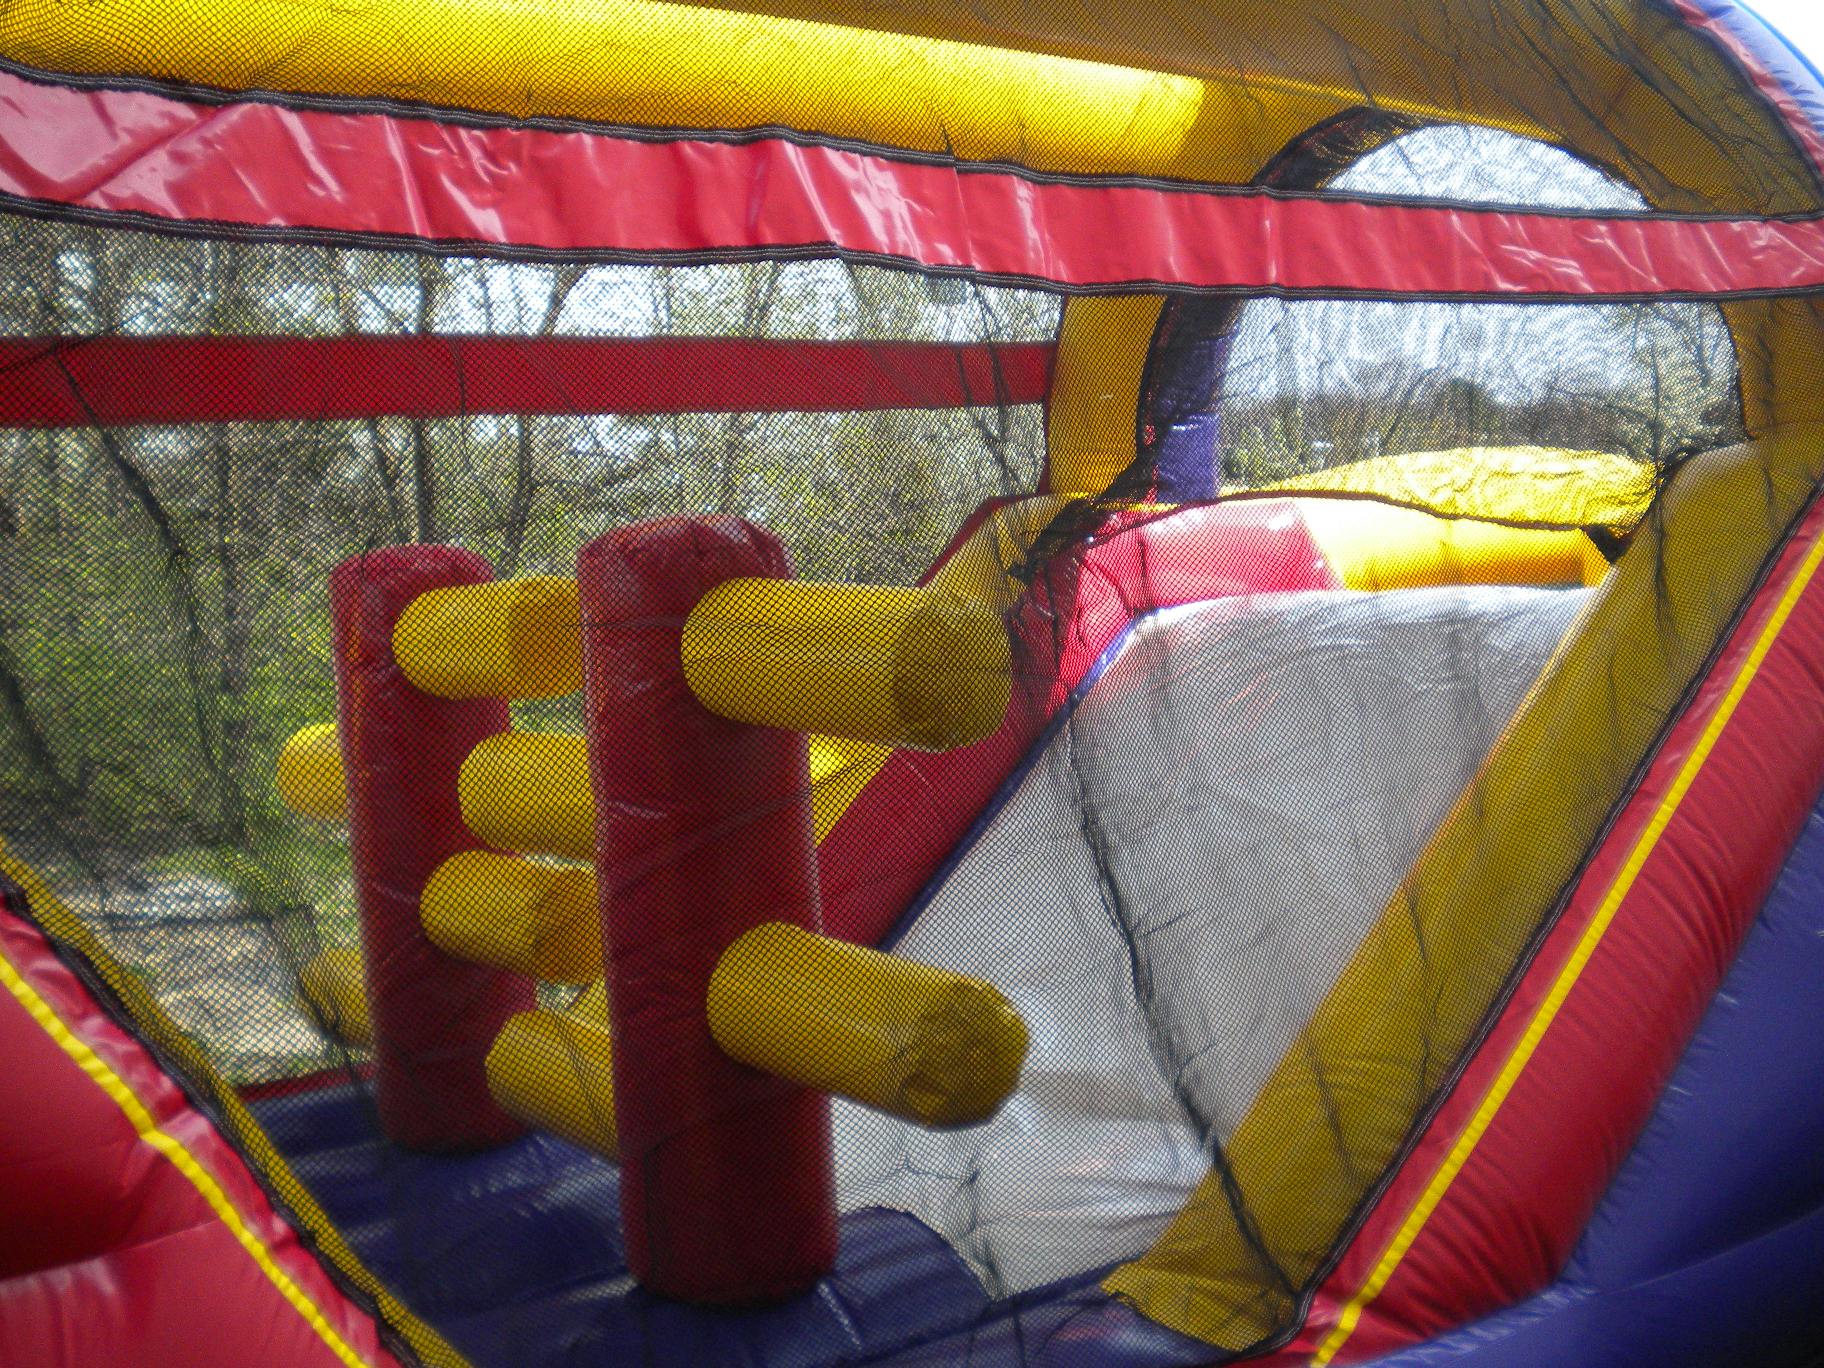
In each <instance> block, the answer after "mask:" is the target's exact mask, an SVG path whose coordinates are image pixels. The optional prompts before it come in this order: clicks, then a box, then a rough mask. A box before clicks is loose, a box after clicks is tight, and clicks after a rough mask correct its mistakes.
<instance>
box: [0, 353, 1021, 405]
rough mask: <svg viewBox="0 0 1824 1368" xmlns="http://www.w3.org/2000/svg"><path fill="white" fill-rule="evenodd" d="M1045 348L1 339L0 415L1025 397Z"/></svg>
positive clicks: (960, 401) (1011, 400) (944, 401)
mask: <svg viewBox="0 0 1824 1368" xmlns="http://www.w3.org/2000/svg"><path fill="white" fill-rule="evenodd" d="M1052 352H1053V346H1052V344H1051V343H1050V342H1019V343H1010V344H1008V345H1005V346H984V345H980V344H969V345H954V346H952V345H949V344H946V343H938V342H797V341H777V340H772V339H765V340H759V339H743V338H721V337H681V338H602V337H467V336H450V335H442V336H435V335H419V336H409V337H378V336H377V337H97V338H78V337H67V338H22V339H17V340H13V339H0V427H27V428H38V427H71V426H82V425H87V424H95V423H100V424H108V425H124V424H133V423H229V422H256V421H300V420H302V421H328V420H335V419H350V418H368V417H379V416H385V415H396V416H400V417H407V418H444V417H451V416H454V415H458V414H483V413H520V414H578V413H617V414H656V413H760V412H764V413H775V412H788V411H790V412H815V413H838V412H851V411H857V410H863V411H876V410H882V409H927V408H957V407H963V406H966V405H976V404H1002V403H1006V404H1033V403H1039V402H1041V401H1043V399H1044V398H1045V392H1046V389H1047V387H1048V386H1049V384H1050V379H1051V359H1052ZM179 377H181V381H182V382H181V383H175V381H176V380H177V379H178V378H179Z"/></svg>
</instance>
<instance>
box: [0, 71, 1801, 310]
mask: <svg viewBox="0 0 1824 1368" xmlns="http://www.w3.org/2000/svg"><path fill="white" fill-rule="evenodd" d="M0 107H4V108H6V109H7V111H8V116H9V117H8V118H7V119H6V120H5V121H4V123H0V138H3V139H4V141H0V193H4V194H7V195H11V196H14V197H16V198H18V199H22V200H27V201H36V202H40V203H44V204H48V205H57V206H63V207H66V208H71V209H86V210H94V211H107V212H123V213H134V214H140V215H146V216H149V217H150V218H152V219H154V220H165V221H167V222H188V223H208V224H211V225H214V226H218V227H219V226H228V225H233V226H240V227H243V228H250V229H266V230H304V231H319V232H329V233H335V234H352V235H364V236H368V237H372V238H375V239H377V240H384V239H397V238H411V239H419V240H428V241H432V242H437V243H443V244H451V245H457V244H477V245H480V246H484V247H495V248H498V247H517V248H522V249H535V250H544V251H550V252H562V253H573V254H599V255H603V256H609V257H613V256H623V257H625V256H650V255H655V254H666V253H695V254H707V253H728V252H735V253H742V252H746V253H752V252H766V253H772V254H786V255H790V254H793V253H797V254H809V253H819V254H828V253H831V252H842V253H846V254H850V255H854V256H859V257H866V258H881V259H888V260H892V261H899V262H907V263H912V264H917V265H921V266H927V267H937V268H949V269H970V270H975V271H979V272H982V273H985V274H988V275H991V276H996V277H1001V278H1010V279H1021V280H1032V281H1046V282H1054V283H1057V284H1061V285H1066V286H1075V287H1084V288H1096V287H1101V288H1110V287H1117V286H1131V287H1142V286H1146V285H1150V284H1162V285H1163V284H1169V285H1185V286H1198V287H1208V288H1234V289H1251V290H1264V289H1275V290H1285V291H1303V292H1314V293H1352V292H1373V293H1410V294H1426V295H1497V296H1503V295H1546V296H1592V295H1623V296H1626V295H1644V294H1668V293H1670V294H1747V293H1756V292H1761V291H1796V290H1804V289H1815V288H1817V287H1819V286H1824V223H1820V222H1818V221H1816V220H1807V221H1802V222H1777V221H1767V220H1688V219H1673V218H1655V217H1650V216H1623V217H1614V218H1598V217H1578V216H1568V215H1551V214H1539V213H1514V212H1503V211H1499V210H1476V209H1465V208H1447V207H1427V206H1414V205H1408V204H1396V203H1375V202H1365V201H1351V200H1345V199H1337V198H1328V197H1324V198H1290V199H1288V198H1278V197H1274V196H1272V195H1269V194H1266V193H1248V194H1243V193H1235V192H1233V191H1222V190H1200V189H1197V188H1195V187H1180V186H1169V185H1136V184H1132V183H1124V182H1120V181H1113V180H1110V181H1099V182H1098V181H1072V182H1062V181H1056V180H1040V179H1036V178H1033V177H1029V176H1023V175H1021V174H1018V173H1017V172H1015V171H1011V170H1001V169H995V168H989V167H979V166H978V167H969V168H959V167H958V166H955V165H951V164H946V163H941V162H926V161H913V160H906V159H899V158H894V157H890V156H887V155H879V154H873V153H869V152H864V151H857V150H854V149H851V148H838V147H830V146H823V145H810V146H806V145H801V144H799V143H796V142H788V141H786V140H783V139H761V140H757V141H753V142H739V143H737V142H726V141H712V140H708V139H692V138H689V137H684V136H680V137H677V138H675V139H665V140H660V141H647V140H639V139H634V138H629V137H624V136H615V135H610V134H605V133H600V132H593V131H578V130H558V129H549V128H526V127H485V128H478V127H469V126H462V125H457V124H454V123H449V122H439V121H437V120H434V119H429V118H408V117H404V116H400V115H395V114H379V113H366V112H351V111H330V110H321V109H288V108H284V107H282V106H280V105H277V104H271V103H261V102H247V103H242V104H232V105H226V106H214V105H203V104H194V103H186V102H184V101H181V100H178V99H174V98H172V97H170V96H167V95H163V94H155V93H153V92H150V91H145V90H79V89H74V88H71V87H68V86H59V85H51V84H41V83H39V82H36V81H30V80H26V79H25V78H23V77H21V76H18V75H16V74H13V73H10V72H4V73H0ZM679 205H688V206H690V210H691V212H689V213H679V212H678V210H677V207H678V206H679Z"/></svg>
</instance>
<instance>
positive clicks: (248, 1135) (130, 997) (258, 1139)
mask: <svg viewBox="0 0 1824 1368" xmlns="http://www.w3.org/2000/svg"><path fill="white" fill-rule="evenodd" d="M0 874H5V875H6V876H7V877H8V878H10V879H11V880H12V881H13V882H14V883H16V884H18V885H19V886H20V887H21V888H23V889H24V890H25V896H26V900H27V902H28V903H29V904H30V906H31V908H32V911H33V913H34V914H35V915H36V917H37V919H38V921H39V923H40V925H42V926H43V928H44V929H45V931H46V932H47V933H48V934H49V935H51V936H52V937H53V938H55V939H56V940H58V941H60V942H61V943H63V944H65V945H68V946H70V947H71V948H72V949H73V950H75V951H76V952H77V953H78V954H80V955H81V956H82V957H83V958H84V959H86V960H87V961H88V962H89V963H90V964H92V965H93V966H95V968H96V970H97V971H98V972H99V973H100V974H101V976H102V978H103V979H105V980H106V981H107V983H108V986H109V987H110V988H112V989H113V990H114V991H115V992H116V993H118V994H119V995H120V998H121V1001H122V1002H123V1003H124V1004H125V1006H126V1010H127V1015H128V1016H129V1018H130V1019H131V1020H132V1022H133V1025H134V1026H135V1027H136V1028H137V1029H138V1030H139V1031H140V1032H141V1033H142V1034H144V1035H145V1036H146V1037H147V1038H149V1039H150V1040H152V1041H153V1043H154V1044H156V1045H158V1046H159V1047H161V1048H162V1049H164V1050H166V1051H168V1052H169V1053H170V1054H172V1055H173V1056H174V1057H175V1058H176V1060H177V1062H178V1064H179V1065H180V1066H181V1067H182V1068H184V1069H186V1070H188V1071H189V1073H190V1076H191V1077H193V1078H196V1079H197V1080H198V1081H200V1082H202V1083H203V1084H205V1085H206V1086H207V1087H208V1089H209V1091H210V1094H211V1096H212V1097H213V1099H214V1101H215V1104H216V1105H217V1106H218V1107H220V1108H221V1109H222V1119H223V1121H224V1123H225V1125H226V1129H227V1131H228V1132H229V1138H230V1139H231V1141H232V1142H233V1143H234V1144H236V1145H238V1146H239V1147H240V1149H241V1150H242V1151H244V1155H245V1158H246V1159H247V1161H248V1164H249V1166H250V1167H252V1168H253V1169H254V1171H255V1172H256V1173H258V1174H260V1175H261V1176H262V1177H263V1178H264V1179H265V1180H266V1182H267V1184H268V1185H269V1186H270V1187H271V1188H272V1189H273V1190H275V1191H276V1192H278V1193H279V1195H280V1197H281V1198H282V1199H283V1200H284V1202H285V1204H286V1206H287V1208H288V1209H289V1210H290V1212H291V1213H292V1215H293V1216H294V1217H295V1218H296V1219H297V1221H298V1222H299V1224H301V1225H302V1226H303V1227H304V1228H305V1230H306V1231H308V1232H309V1234H310V1236H311V1238H312V1239H314V1240H315V1242H316V1249H317V1251H318V1253H319V1254H320V1255H321V1256H322V1257H323V1259H324V1260H326V1261H327V1262H329V1263H331V1264H333V1265H334V1266H335V1267H336V1268H337V1269H339V1270H340V1271H341V1273H342V1275H343V1276H344V1277H346V1278H347V1279H348V1280H349V1281H351V1282H352V1283H354V1284H355V1286H356V1287H358V1288H359V1289H360V1290H361V1291H363V1292H365V1293H366V1294H367V1295H368V1296H370V1297H372V1298H373V1299H374V1301H375V1303H376V1304H377V1305H378V1307H379V1309H380V1314H381V1317H382V1318H383V1319H384V1320H385V1321H386V1323H387V1324H388V1325H391V1326H392V1327H393V1328H394V1329H396V1330H397V1331H398V1332H399V1333H400V1334H401V1335H403V1336H404V1337H405V1340H406V1342H407V1343H408V1344H409V1345H410V1346H411V1349H412V1351H413V1352H414V1353H416V1354H417V1355H418V1357H419V1358H421V1359H423V1360H424V1361H425V1362H426V1363H427V1364H431V1365H434V1368H469V1362H468V1360H467V1359H465V1358H463V1357H462V1355H460V1354H458V1353H457V1352H456V1351H455V1350H454V1349H452V1348H451V1347H450V1346H449V1345H448V1344H447V1343H446V1342H445V1341H444V1340H443V1338H442V1336H440V1335H439V1334H438V1333H437V1332H436V1331H435V1330H433V1329H432V1328H431V1327H430V1326H428V1325H426V1324H425V1323H424V1322H423V1321H422V1320H420V1319H419V1318H418V1317H416V1316H414V1315H413V1314H412V1313H411V1311H410V1310H409V1309H408V1308H407V1307H406V1305H405V1304H404V1303H403V1302H401V1301H400V1300H399V1298H398V1297H396V1296H394V1295H393V1293H392V1292H391V1291H389V1290H388V1288H387V1286H386V1284H385V1283H383V1282H381V1281H380V1279H378V1278H376V1277H375V1276H374V1275H373V1274H372V1273H371V1272H370V1271H369V1270H368V1269H367V1267H366V1266H365V1265H364V1264H362V1262H361V1261H360V1260H359V1259H358V1258H356V1257H355V1253H354V1251H353V1250H352V1249H350V1248H349V1246H348V1242H347V1241H346V1240H345V1239H343V1237H342V1232H341V1231H340V1230H339V1229H337V1227H336V1225H335V1223H334V1222H333V1221H331V1220H330V1219H329V1217H328V1215H327V1214H326V1213H325V1212H324V1210H323V1208H322V1207H320V1206H319V1205H318V1204H317V1200H316V1198H314V1197H313V1196H311V1194H310V1190H309V1189H308V1188H306V1187H305V1186H304V1184H303V1183H302V1182H300V1181H299V1180H298V1178H297V1176H296V1175H295V1174H293V1173H292V1172H291V1169H290V1167H289V1166H288V1165H287V1164H286V1162H285V1160H284V1158H283V1156H281V1155H280V1154H279V1152H278V1150H276V1149H275V1148H274V1147H273V1144H272V1141H271V1140H270V1139H269V1138H268V1137H267V1135H266V1132H265V1131H264V1130H262V1129H261V1128H260V1124H259V1122H258V1121H256V1120H255V1119H254V1117H253V1114H252V1113H251V1112H249V1111H248V1110H247V1107H246V1104H245V1103H243V1102H242V1101H241V1098H240V1095H239V1094H238V1093H236V1092H235V1091H234V1089H233V1088H232V1087H231V1086H230V1085H229V1084H228V1083H227V1082H226V1081H224V1080H223V1078H222V1077H221V1075H220V1074H219V1073H218V1072H217V1071H216V1069H215V1067H214V1065H212V1064H211V1063H210V1062H209V1059H208V1058H207V1056H205V1055H204V1054H203V1053H202V1052H201V1051H200V1050H199V1049H198V1048H197V1047H196V1045H195V1043H194V1042H193V1041H192V1040H191V1039H190V1038H189V1037H188V1036H187V1035H185V1034H184V1032H183V1031H182V1030H181V1029H180V1028H179V1027H178V1026H177V1025H176V1024H175V1023H174V1022H173V1021H172V1020H171V1019H170V1018H169V1017H168V1016H166V1015H165V1012H164V1009H163V1008H162V1007H161V1006H160V1005H159V1003H158V1000H157V999H156V998H154V997H153V996H152V995H151V993H150V992H148V991H147V990H146V989H145V988H144V987H142V986H141V985H140V983H139V982H138V980H136V979H135V978H133V977H132V976H131V975H130V974H128V973H126V972H125V971H124V970H123V969H122V968H121V967H120V966H119V965H118V964H117V963H115V961H114V958H113V956H112V955H110V954H109V953H108V950H107V947H105V946H104V945H102V943H101V942H100V941H99V940H97V939H96V938H95V935H94V933H93V932H91V931H90V930H89V928H88V926H87V925H86V924H85V923H84V922H83V921H82V919H81V918H79V917H78V916H77V915H76V914H75V913H74V912H72V911H71V910H70V909H69V908H68V907H67V906H65V905H64V903H63V901H62V899H60V898H59V897H58V896H57V894H56V892H55V891H54V890H52V888H51V887H50V885H49V884H47V883H46V882H45V881H44V880H43V879H42V878H40V877H39V875H38V872H37V871H36V870H35V869H33V868H32V867H31V866H30V865H28V864H26V863H25V862H24V861H23V860H20V859H18V858H17V857H16V856H14V855H13V854H12V853H11V852H10V851H8V850H7V848H6V841H5V840H4V838H0Z"/></svg>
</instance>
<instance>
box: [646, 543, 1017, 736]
mask: <svg viewBox="0 0 1824 1368" xmlns="http://www.w3.org/2000/svg"><path fill="white" fill-rule="evenodd" d="M682 654H683V663H684V677H685V679H687V680H688V681H689V683H690V687H691V689H692V690H693V691H694V692H695V693H696V695H697V697H698V698H699V699H700V700H701V701H702V703H703V705H704V706H705V707H706V708H708V709H710V710H711V711H712V712H716V713H720V714H721V715H722V716H724V717H729V718H733V719H734V720H735V721H737V722H751V723H754V724H756V725H759V726H763V727H786V728H789V729H791V730H793V731H804V732H818V733H821V734H823V735H825V736H832V737H842V738H845V739H847V740H852V741H867V742H872V743H874V744H876V745H883V746H909V747H912V748H914V749H917V750H949V749H951V748H953V747H956V746H965V745H968V744H969V743H970V742H973V741H979V740H981V739H982V738H983V737H985V736H988V735H990V734H992V733H993V732H994V731H995V729H996V728H998V727H999V726H1000V724H1001V719H1002V717H1003V716H1004V715H1005V714H1006V711H1007V703H1008V700H1009V698H1010V697H1011V696H1012V689H1013V675H1012V670H1013V666H1012V654H1011V652H1010V650H1009V648H1008V644H1007V632H1006V629H1005V628H1004V627H1003V626H1002V625H1001V620H1000V618H999V617H997V616H996V615H995V614H994V613H992V612H990V611H988V610H987V609H986V608H984V607H982V606H981V605H980V604H977V603H971V602H969V601H968V600H966V599H963V598H960V597H958V596H957V595H955V594H952V593H947V592H945V591H943V590H937V589H895V588H883V587H878V586H872V585H859V584H811V583H805V582H801V581H796V580H772V579H738V580H730V581H729V582H728V583H726V584H723V585H720V586H718V587H717V588H716V589H714V590H712V591H711V592H710V593H709V594H707V595H705V596H704V598H703V600H702V602H700V603H698V604H697V606H696V608H695V609H694V610H693V611H692V612H691V614H690V618H689V620H688V621H687V622H686V623H685V625H684V642H683V650H682Z"/></svg>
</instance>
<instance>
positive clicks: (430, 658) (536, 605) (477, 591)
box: [393, 575, 583, 698]
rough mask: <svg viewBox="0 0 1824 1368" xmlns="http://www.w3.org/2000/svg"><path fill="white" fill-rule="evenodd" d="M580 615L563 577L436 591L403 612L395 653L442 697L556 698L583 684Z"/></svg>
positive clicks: (571, 584)
mask: <svg viewBox="0 0 1824 1368" xmlns="http://www.w3.org/2000/svg"><path fill="white" fill-rule="evenodd" d="M578 614H579V609H578V607H577V594H576V581H575V580H573V579H565V578H563V577H562V576H558V575H535V576H531V577H529V578H526V579H510V580H497V581H495V582H493V583H490V584H464V585H457V586H453V587H451V588H448V589H432V590H431V591H429V592H428V593H424V594H420V595H419V596H418V597H417V598H415V599H413V600H412V601H411V603H410V604H409V605H408V606H407V607H406V610H405V611H404V612H403V613H401V614H400V615H399V621H398V623H397V624H395V626H394V627H393V657H394V659H396V660H397V661H398V662H399V668H400V669H401V670H403V671H404V672H405V677H406V678H407V679H409V680H411V681H412V683H413V684H415V685H417V686H418V687H419V688H420V689H422V690H424V691H425V692H426V693H428V694H434V695H436V696H437V697H438V698H555V697H557V696H559V695H561V694H567V693H574V692H575V691H576V690H578V689H580V688H582V687H583V641H582V627H581V619H580V617H579V616H578Z"/></svg>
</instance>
